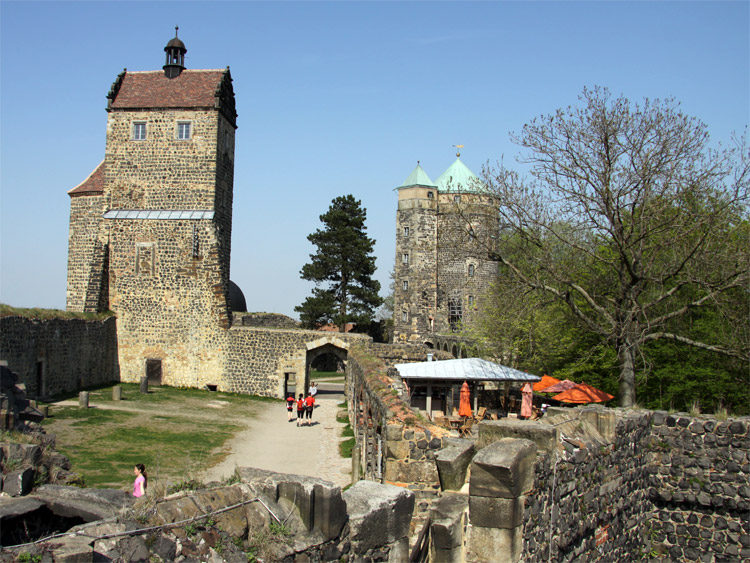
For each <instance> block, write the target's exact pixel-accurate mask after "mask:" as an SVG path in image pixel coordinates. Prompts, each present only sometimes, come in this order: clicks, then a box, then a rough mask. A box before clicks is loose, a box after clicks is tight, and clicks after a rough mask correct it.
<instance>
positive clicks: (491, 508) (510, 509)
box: [469, 496, 526, 529]
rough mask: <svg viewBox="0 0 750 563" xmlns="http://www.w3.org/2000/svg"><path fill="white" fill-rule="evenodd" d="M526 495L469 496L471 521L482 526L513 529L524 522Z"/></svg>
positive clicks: (474, 524)
mask: <svg viewBox="0 0 750 563" xmlns="http://www.w3.org/2000/svg"><path fill="white" fill-rule="evenodd" d="M525 501H526V497H525V496H520V497H516V498H502V497H478V496H469V522H471V525H472V526H480V527H482V528H505V529H511V528H515V527H516V526H520V525H521V523H522V522H523V508H524V502H525Z"/></svg>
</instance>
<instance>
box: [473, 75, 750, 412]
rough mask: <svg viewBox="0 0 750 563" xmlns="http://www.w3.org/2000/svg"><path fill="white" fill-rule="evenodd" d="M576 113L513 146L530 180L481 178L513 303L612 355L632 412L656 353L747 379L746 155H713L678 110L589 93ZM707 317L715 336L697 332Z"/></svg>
mask: <svg viewBox="0 0 750 563" xmlns="http://www.w3.org/2000/svg"><path fill="white" fill-rule="evenodd" d="M580 101H581V102H582V103H581V105H580V106H579V107H568V108H566V109H560V110H558V111H557V112H556V113H554V114H552V115H548V116H542V117H540V118H537V119H534V120H532V121H531V122H530V123H528V124H527V125H525V126H524V128H523V131H522V132H521V133H520V134H519V135H516V136H514V137H513V140H514V141H515V142H516V143H517V144H518V145H520V146H521V147H522V148H523V149H525V152H523V153H522V157H521V159H520V161H521V162H522V163H523V164H525V165H528V170H529V174H528V176H522V175H520V174H519V173H517V172H513V171H510V170H508V169H506V168H505V167H503V166H502V165H498V166H496V167H489V166H488V167H487V168H486V169H485V171H484V181H485V183H486V185H487V186H488V189H489V190H490V191H491V192H492V194H493V195H494V196H495V197H497V198H498V201H499V210H500V223H501V229H500V234H499V237H494V236H493V238H492V240H490V239H489V238H488V239H487V240H486V241H484V247H485V248H486V249H488V250H487V253H488V254H489V256H490V257H491V258H492V259H494V260H496V261H498V262H499V263H500V265H501V276H502V275H504V276H508V277H509V278H511V279H512V280H513V283H514V284H515V286H516V288H517V289H518V291H517V292H516V295H517V296H521V295H523V298H525V299H528V298H530V296H532V295H533V296H534V298H535V299H537V300H538V302H539V303H547V302H555V303H557V304H559V305H562V306H564V308H565V311H566V313H567V315H565V316H563V317H561V318H564V319H566V320H567V322H570V319H574V320H575V323H576V327H577V328H580V329H582V330H585V331H586V332H587V333H590V334H592V335H595V336H596V337H597V338H598V339H599V340H600V341H601V342H603V343H605V344H606V345H607V346H609V347H610V349H611V350H612V351H613V352H614V355H615V356H616V358H617V360H616V361H617V369H618V373H619V401H620V404H621V405H623V406H630V405H632V404H633V403H634V402H635V398H636V394H635V392H636V370H637V368H638V366H642V365H643V364H644V362H643V359H644V349H645V348H646V347H648V346H649V345H650V344H651V343H653V342H656V341H669V342H672V343H678V344H680V345H682V346H685V345H687V346H690V347H693V348H697V349H701V350H704V351H709V352H712V353H718V354H722V355H726V356H730V357H734V358H737V359H739V360H740V361H741V362H743V363H744V364H745V369H746V370H747V362H748V353H749V351H750V346H749V345H748V339H747V334H748V330H747V326H748V315H747V313H748V311H747V308H744V309H743V308H742V307H743V306H746V303H747V300H746V299H745V298H744V297H743V295H744V294H745V293H746V292H747V288H748V285H749V284H750V270H749V265H750V255H749V254H750V251H749V248H750V245H748V241H749V238H748V223H747V218H748V208H747V203H748V184H749V182H750V169H749V166H748V163H749V162H750V158H749V156H750V155H748V151H747V147H746V146H745V145H744V141H741V142H737V143H736V144H735V146H733V147H731V148H729V149H725V150H723V151H721V152H718V151H715V150H711V149H710V148H709V144H708V143H709V137H708V133H707V130H706V126H705V125H704V124H703V123H701V122H699V121H697V120H696V119H695V118H691V117H688V116H686V115H684V114H683V113H682V112H681V111H680V110H679V106H678V105H677V104H676V103H675V102H674V101H672V100H666V101H659V100H656V101H648V100H646V101H645V102H644V103H643V104H631V103H630V102H629V101H628V100H627V99H625V98H622V97H620V98H616V99H613V98H612V97H611V95H610V93H609V92H608V91H607V90H606V89H602V88H595V89H593V90H587V89H585V90H584V92H583V94H582V95H581V97H580ZM467 231H469V227H468V226H467ZM707 309H710V310H711V311H713V312H714V314H715V315H717V316H718V318H720V319H721V322H720V323H719V324H720V326H721V330H720V331H718V332H714V333H704V334H702V335H701V334H698V333H697V332H696V331H692V330H690V327H691V326H692V325H691V323H692V322H693V320H694V319H696V318H697V316H699V315H700V314H701V313H702V312H703V311H705V310H707Z"/></svg>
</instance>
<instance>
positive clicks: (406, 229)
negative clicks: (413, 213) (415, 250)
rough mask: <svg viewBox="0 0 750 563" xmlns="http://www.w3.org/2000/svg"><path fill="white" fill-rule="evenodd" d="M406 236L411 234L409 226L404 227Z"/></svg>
mask: <svg viewBox="0 0 750 563" xmlns="http://www.w3.org/2000/svg"><path fill="white" fill-rule="evenodd" d="M404 236H405V237H408V236H409V227H404Z"/></svg>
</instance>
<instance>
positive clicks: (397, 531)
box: [343, 481, 414, 553]
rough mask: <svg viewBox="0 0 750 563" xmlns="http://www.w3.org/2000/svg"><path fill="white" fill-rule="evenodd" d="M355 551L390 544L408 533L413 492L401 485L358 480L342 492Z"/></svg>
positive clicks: (363, 550) (412, 505) (406, 536)
mask: <svg viewBox="0 0 750 563" xmlns="http://www.w3.org/2000/svg"><path fill="white" fill-rule="evenodd" d="M343 497H344V502H345V503H346V509H347V512H348V514H349V535H350V538H351V542H352V548H353V550H354V552H355V553H364V552H366V551H367V550H369V549H375V548H378V547H381V546H385V545H391V544H394V543H396V542H398V541H401V540H403V539H407V538H408V536H409V525H410V523H411V515H412V512H413V510H414V493H413V492H411V491H409V490H408V489H404V488H402V487H394V486H392V485H380V484H378V483H374V482H372V481H358V482H357V483H356V484H355V485H354V486H352V487H351V488H350V489H349V490H347V491H345V492H344V494H343Z"/></svg>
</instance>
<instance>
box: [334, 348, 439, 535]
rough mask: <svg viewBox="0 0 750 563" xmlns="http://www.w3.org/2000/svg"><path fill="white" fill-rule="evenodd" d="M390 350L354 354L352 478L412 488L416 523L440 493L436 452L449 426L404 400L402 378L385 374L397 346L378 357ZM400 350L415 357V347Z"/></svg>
mask: <svg viewBox="0 0 750 563" xmlns="http://www.w3.org/2000/svg"><path fill="white" fill-rule="evenodd" d="M386 351H387V350H386V349H385V348H382V347H380V346H377V345H375V346H372V345H371V346H368V347H367V348H366V349H364V348H359V347H356V348H354V349H353V350H352V351H350V354H349V361H348V363H347V371H346V373H347V379H346V384H347V389H346V393H347V400H348V405H349V419H350V421H351V424H352V428H353V430H354V434H355V438H356V447H355V448H354V450H353V453H352V458H353V459H352V469H353V476H352V481H357V479H367V480H371V481H376V482H378V483H387V484H390V485H397V486H400V487H404V488H407V489H409V490H411V491H413V492H414V494H415V505H414V520H413V521H412V527H413V528H415V527H417V526H419V525H420V524H421V522H423V521H424V520H425V518H426V517H427V515H428V513H429V510H430V506H431V504H432V502H433V501H434V500H435V499H437V497H438V495H439V494H440V479H439V476H438V472H437V465H436V462H435V456H436V453H437V452H438V451H439V450H440V449H441V448H443V447H444V446H446V445H447V442H446V440H447V439H448V432H447V431H446V430H445V429H443V428H440V427H437V426H435V425H433V424H431V423H430V422H429V421H427V420H423V419H421V418H419V417H417V416H415V415H414V413H412V411H411V409H410V408H409V407H408V405H406V404H405V403H404V401H403V400H402V398H401V394H402V393H403V388H402V387H401V386H400V383H399V382H398V381H397V380H396V379H394V378H392V377H390V376H388V375H386V370H387V367H386V365H387V363H391V362H392V360H393V356H394V354H393V351H390V352H389V353H388V354H387V357H388V358H390V361H388V362H386V361H385V360H383V359H382V358H380V357H379V353H383V352H386ZM400 351H401V360H400V361H403V360H405V359H407V358H409V357H411V358H414V352H415V350H414V347H409V346H402V347H400ZM404 356H406V358H405V357H404ZM418 356H423V353H421V354H418ZM422 359H423V358H419V360H422ZM419 360H418V361H419ZM412 361H414V359H412Z"/></svg>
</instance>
